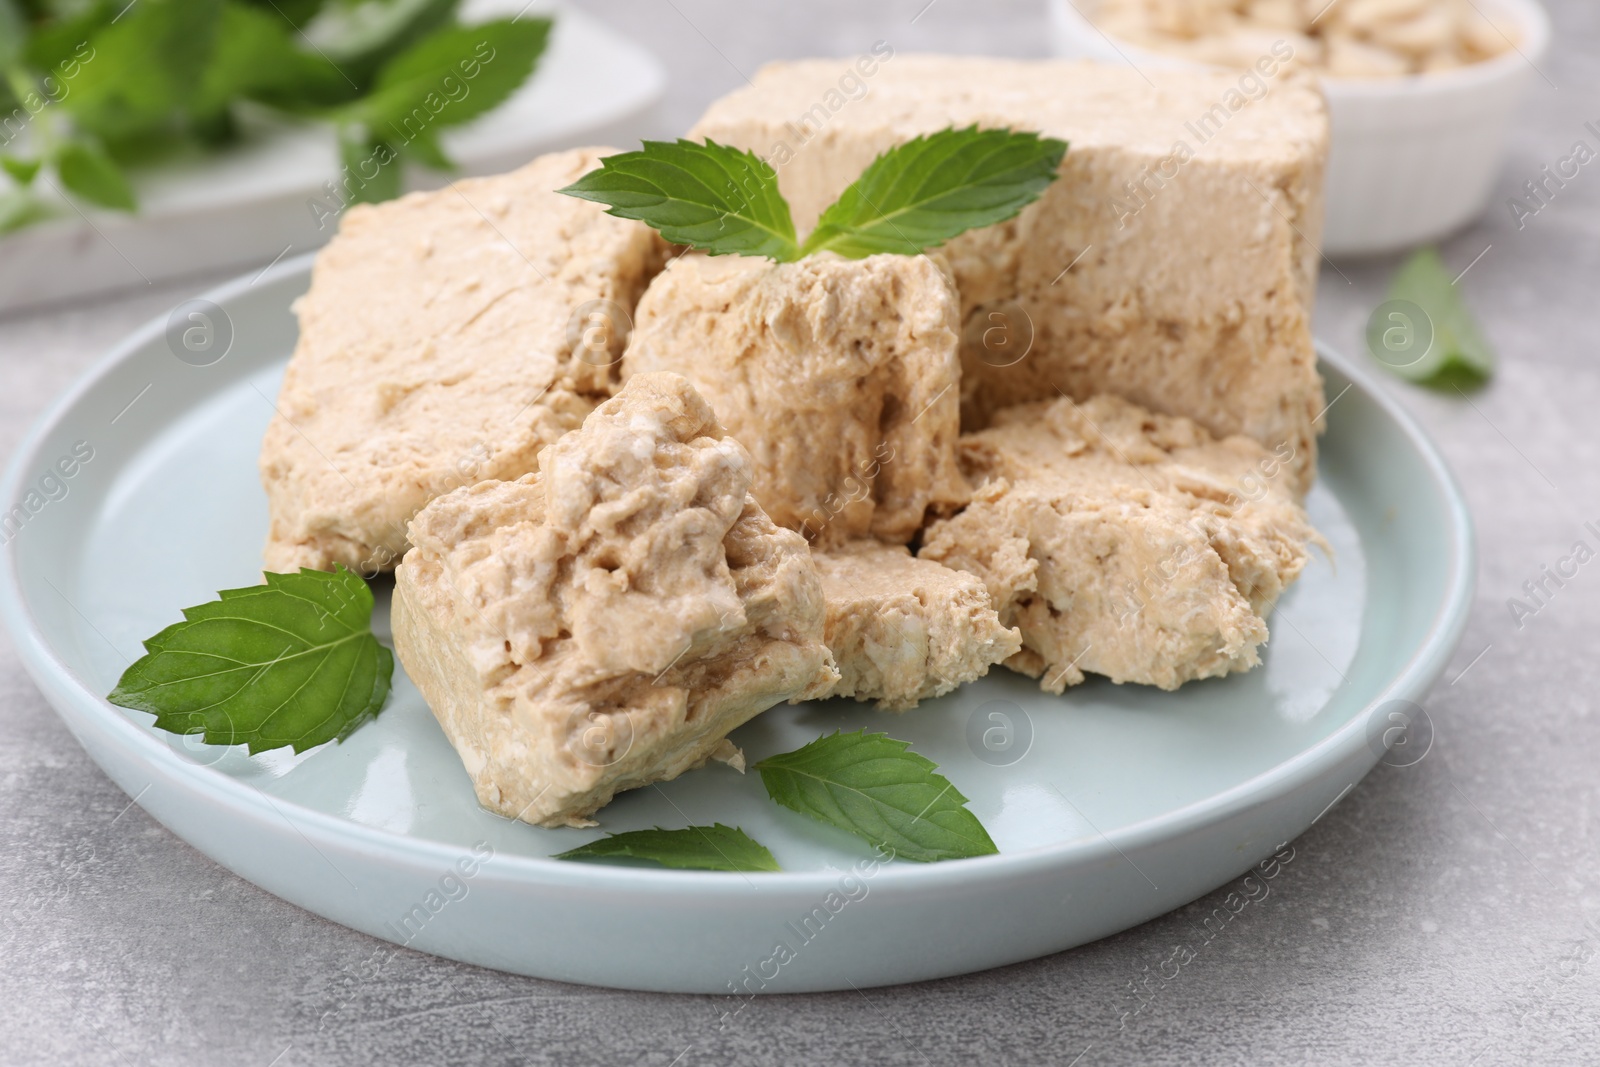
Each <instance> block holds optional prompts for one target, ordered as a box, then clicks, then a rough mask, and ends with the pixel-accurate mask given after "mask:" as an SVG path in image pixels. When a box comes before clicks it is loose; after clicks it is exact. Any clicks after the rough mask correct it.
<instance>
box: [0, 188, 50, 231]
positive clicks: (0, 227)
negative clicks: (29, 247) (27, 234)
mask: <svg viewBox="0 0 1600 1067" xmlns="http://www.w3.org/2000/svg"><path fill="white" fill-rule="evenodd" d="M50 215H51V211H50V209H49V208H48V207H46V206H45V205H44V203H43V202H42V201H41V200H40V199H39V198H38V197H36V196H34V195H33V194H32V193H31V192H28V191H27V190H26V189H12V190H10V191H8V192H4V193H0V234H6V233H11V232H12V231H14V230H20V229H22V228H23V227H24V226H31V225H33V224H34V223H36V222H42V221H44V220H45V219H47V218H49V217H50Z"/></svg>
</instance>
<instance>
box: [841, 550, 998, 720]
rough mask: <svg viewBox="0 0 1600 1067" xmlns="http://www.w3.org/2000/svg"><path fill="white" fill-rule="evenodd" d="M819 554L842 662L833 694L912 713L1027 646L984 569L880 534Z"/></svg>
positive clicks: (981, 675) (979, 675) (883, 707)
mask: <svg viewBox="0 0 1600 1067" xmlns="http://www.w3.org/2000/svg"><path fill="white" fill-rule="evenodd" d="M812 558H813V559H814V560H815V561H816V564H817V570H818V572H819V573H820V574H821V575H822V596H823V599H824V600H826V601H827V606H828V623H827V642H828V650H829V651H830V652H832V653H833V658H834V662H835V663H837V664H838V667H839V681H838V684H836V685H835V686H834V687H833V689H832V690H831V691H830V692H829V693H828V694H827V695H828V696H842V697H854V698H856V699H857V700H876V701H877V702H878V707H879V708H882V709H883V710H885V711H905V710H906V709H908V708H914V707H916V706H917V703H918V702H919V701H922V700H928V699H930V698H932V697H937V696H943V695H944V694H946V693H948V692H950V691H951V690H953V689H954V688H955V687H956V686H958V685H961V684H963V683H965V682H970V681H972V680H973V679H974V678H981V677H983V676H984V675H985V674H988V673H989V667H990V665H991V664H995V663H999V662H1001V661H1003V660H1005V659H1007V658H1008V657H1010V656H1012V655H1015V654H1016V652H1017V651H1018V650H1019V649H1021V648H1022V635H1021V634H1020V633H1018V632H1017V631H1016V630H1014V629H1007V628H1006V627H1004V626H1002V625H1001V624H1000V617H999V616H998V615H996V614H995V610H994V605H993V603H992V602H991V601H990V599H989V591H988V589H987V588H985V586H984V584H983V582H982V581H981V580H980V579H979V578H977V577H975V576H974V575H971V574H966V573H963V572H961V571H957V570H952V569H951V568H949V567H946V566H943V565H942V564H939V563H935V562H933V561H932V560H926V559H918V558H917V557H915V556H913V555H912V554H911V552H910V551H909V550H908V549H906V548H905V547H903V546H901V545H886V544H883V543H882V542H880V541H856V542H852V543H851V544H848V545H843V546H840V547H839V548H837V549H834V550H831V551H827V552H815V553H813V554H812Z"/></svg>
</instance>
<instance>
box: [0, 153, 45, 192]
mask: <svg viewBox="0 0 1600 1067" xmlns="http://www.w3.org/2000/svg"><path fill="white" fill-rule="evenodd" d="M41 162H42V161H41V160H37V159H18V158H17V157H16V156H0V169H3V170H4V171H5V172H6V173H7V174H9V175H10V176H11V180H12V181H14V182H16V183H17V184H18V185H20V186H22V187H23V188H24V189H26V188H27V187H28V186H30V185H32V184H33V179H34V178H36V177H37V176H38V174H39V166H40V164H41Z"/></svg>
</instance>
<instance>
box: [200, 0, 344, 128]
mask: <svg viewBox="0 0 1600 1067" xmlns="http://www.w3.org/2000/svg"><path fill="white" fill-rule="evenodd" d="M294 34H295V30H294V27H293V26H292V25H291V24H290V21H289V20H288V19H287V18H286V17H285V16H284V15H283V14H280V13H278V12H277V11H274V10H273V9H272V8H270V7H268V8H261V7H256V6H254V5H251V4H248V3H244V2H242V0H224V2H223V5H222V15H221V23H220V25H219V28H218V30H217V36H216V47H215V48H214V49H213V50H212V53H211V56H210V59H209V61H208V62H207V63H206V65H205V68H204V70H203V71H202V73H201V76H200V83H199V86H198V88H197V89H196V91H195V93H194V94H193V97H192V98H191V99H190V100H188V101H186V105H185V106H186V107H187V109H188V111H189V112H190V113H191V114H195V115H199V116H207V115H210V114H212V113H214V112H216V111H218V110H221V109H224V108H226V107H227V106H228V105H229V104H231V103H232V102H233V101H234V100H236V99H238V98H240V97H247V98H249V99H252V100H260V101H262V102H264V103H268V104H273V105H276V106H281V107H284V108H289V109H294V108H299V107H306V106H311V105H314V104H318V103H321V104H332V103H337V102H339V101H341V100H344V99H348V98H349V97H350V96H351V95H353V94H354V93H355V91H356V90H355V89H354V88H352V87H351V85H350V83H349V82H347V81H346V80H345V78H344V76H343V75H342V74H340V73H339V70H338V68H336V67H335V66H334V65H333V64H332V63H331V62H329V61H328V60H326V59H324V58H323V57H322V56H319V55H317V54H316V53H314V52H308V51H305V50H303V49H301V48H300V47H299V45H298V44H297V43H296V37H295V36H294Z"/></svg>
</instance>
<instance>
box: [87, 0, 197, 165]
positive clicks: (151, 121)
mask: <svg viewBox="0 0 1600 1067" xmlns="http://www.w3.org/2000/svg"><path fill="white" fill-rule="evenodd" d="M114 14H115V12H113V15H114ZM221 16H222V0H138V3H136V4H134V5H133V6H132V7H130V8H128V10H127V13H126V14H125V15H123V17H122V18H121V19H118V20H117V21H116V22H114V23H112V24H110V25H107V26H105V27H104V28H103V29H101V30H100V31H99V32H98V33H96V34H95V35H94V37H93V39H92V41H91V42H90V43H91V51H89V52H86V53H85V54H84V55H83V57H82V58H81V60H80V63H79V67H78V72H77V75H76V77H74V78H72V79H71V83H70V84H71V87H72V88H71V92H69V93H67V94H66V96H65V97H64V98H63V99H62V101H61V106H62V107H63V108H65V109H66V110H67V111H69V112H70V113H71V114H72V117H73V119H74V120H75V121H76V122H77V124H78V125H79V127H80V128H82V129H84V130H87V131H89V132H90V133H94V134H98V135H99V136H100V137H101V139H102V140H105V141H107V142H124V141H133V140H136V139H138V138H139V137H140V136H141V135H144V134H153V133H160V132H165V131H168V130H170V129H171V127H172V126H173V123H174V118H175V116H176V115H178V114H181V113H183V111H184V109H185V108H187V107H188V105H189V104H191V103H192V102H193V100H194V94H195V93H196V91H197V90H198V89H199V86H200V81H201V78H202V75H203V72H204V70H205V68H206V65H207V64H208V63H209V61H210V57H211V55H212V50H213V49H214V48H215V46H216V38H217V31H218V27H219V26H220V24H221V21H222V18H221ZM91 57H92V58H91Z"/></svg>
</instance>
